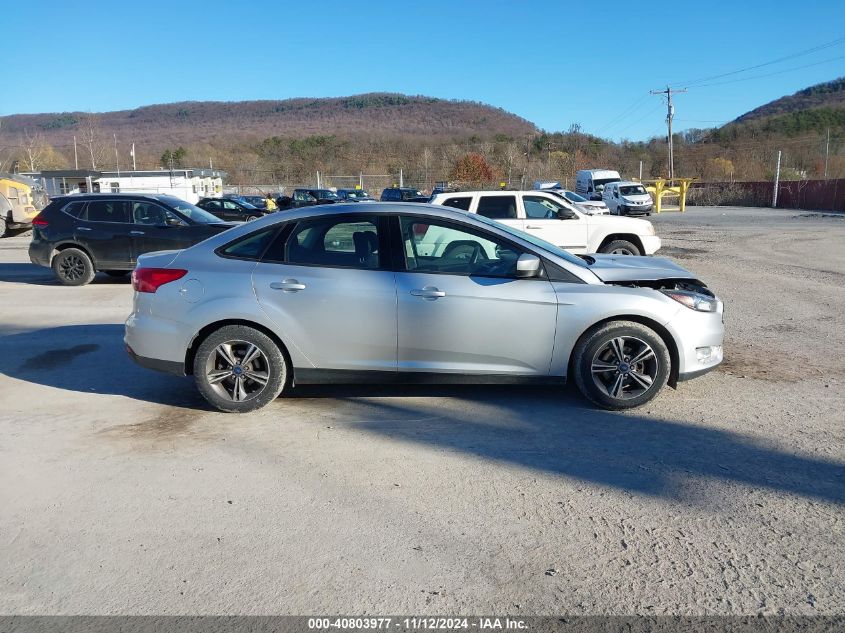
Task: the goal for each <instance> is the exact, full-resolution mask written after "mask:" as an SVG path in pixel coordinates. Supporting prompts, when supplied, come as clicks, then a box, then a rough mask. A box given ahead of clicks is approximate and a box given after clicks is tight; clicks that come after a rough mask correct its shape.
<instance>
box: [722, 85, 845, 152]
mask: <svg viewBox="0 0 845 633" xmlns="http://www.w3.org/2000/svg"><path fill="white" fill-rule="evenodd" d="M828 130H830V133H831V134H833V135H837V134H839V133H841V132H843V131H845V77H842V78H839V79H835V80H833V81H828V82H825V83H821V84H817V85H815V86H810V87H809V88H805V89H804V90H799V91H798V92H796V93H795V94H793V95H789V96H787V97H781V98H780V99H775V100H774V101H771V102H769V103H767V104H765V105H762V106H760V107H758V108H755V109H754V110H751V111H750V112H747V113H746V114H743V115H742V116H740V117H738V118H737V119H736V120H734V121H731V122H730V123H728V124H726V125H724V126H722V127H721V128H719V129H717V130H715V131H714V132H713V134H712V136H711V137H710V140H716V141H720V142H730V141H732V140H737V139H745V138H770V139H771V138H779V137H795V136H803V135H807V134H822V133H826V132H827V131H828Z"/></svg>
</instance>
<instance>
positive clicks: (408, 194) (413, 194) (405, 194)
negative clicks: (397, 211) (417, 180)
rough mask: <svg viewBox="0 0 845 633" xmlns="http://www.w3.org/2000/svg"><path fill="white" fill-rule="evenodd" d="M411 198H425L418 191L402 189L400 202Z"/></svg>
mask: <svg viewBox="0 0 845 633" xmlns="http://www.w3.org/2000/svg"><path fill="white" fill-rule="evenodd" d="M411 198H425V196H424V195H423V192H422V191H420V190H419V189H403V190H402V200H410V199H411Z"/></svg>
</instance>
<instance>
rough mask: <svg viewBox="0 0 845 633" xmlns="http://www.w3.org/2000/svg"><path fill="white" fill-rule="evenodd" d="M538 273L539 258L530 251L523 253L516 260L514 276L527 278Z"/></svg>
mask: <svg viewBox="0 0 845 633" xmlns="http://www.w3.org/2000/svg"><path fill="white" fill-rule="evenodd" d="M539 274H540V258H539V257H537V256H536V255H531V254H530V253H523V254H522V255H520V256H519V259H517V260H516V276H517V277H518V278H519V279H528V278H531V277H536V276H537V275H539Z"/></svg>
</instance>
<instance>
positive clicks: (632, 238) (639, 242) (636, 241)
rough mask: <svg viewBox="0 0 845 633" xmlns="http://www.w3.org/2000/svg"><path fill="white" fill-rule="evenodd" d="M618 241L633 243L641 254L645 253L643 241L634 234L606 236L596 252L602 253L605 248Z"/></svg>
mask: <svg viewBox="0 0 845 633" xmlns="http://www.w3.org/2000/svg"><path fill="white" fill-rule="evenodd" d="M616 240H625V241H626V242H631V244H633V245H634V246H636V247H637V248H638V249H639V251H640V252H641V253H645V247H644V246H643V241H642V239H640V236H639V235H635V234H634V233H611V234H609V235H606V236H605V238H604V239H603V240H602V241H601V244H599V247H598V248H597V249H596V251H597V252H598V251H601V249H603V248H604V247H605V246H607V245H608V244H610V243H611V242H615V241H616Z"/></svg>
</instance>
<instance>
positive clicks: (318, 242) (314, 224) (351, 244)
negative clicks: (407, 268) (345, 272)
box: [284, 216, 381, 269]
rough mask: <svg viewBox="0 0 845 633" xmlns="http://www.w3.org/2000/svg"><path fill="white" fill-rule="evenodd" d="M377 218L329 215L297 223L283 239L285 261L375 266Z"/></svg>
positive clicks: (377, 257)
mask: <svg viewBox="0 0 845 633" xmlns="http://www.w3.org/2000/svg"><path fill="white" fill-rule="evenodd" d="M379 242H380V240H379V218H378V217H375V216H360V217H355V218H350V217H343V216H341V217H338V216H329V217H326V218H319V219H315V220H308V221H304V222H300V223H299V224H297V226H296V228H294V230H293V231H292V233H291V235H290V237H289V238H288V240H287V253H286V257H285V258H284V259H285V261H286V262H287V263H288V264H305V265H311V266H329V267H332V268H361V269H377V268H379V267H380V266H381V254H380V248H379Z"/></svg>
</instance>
